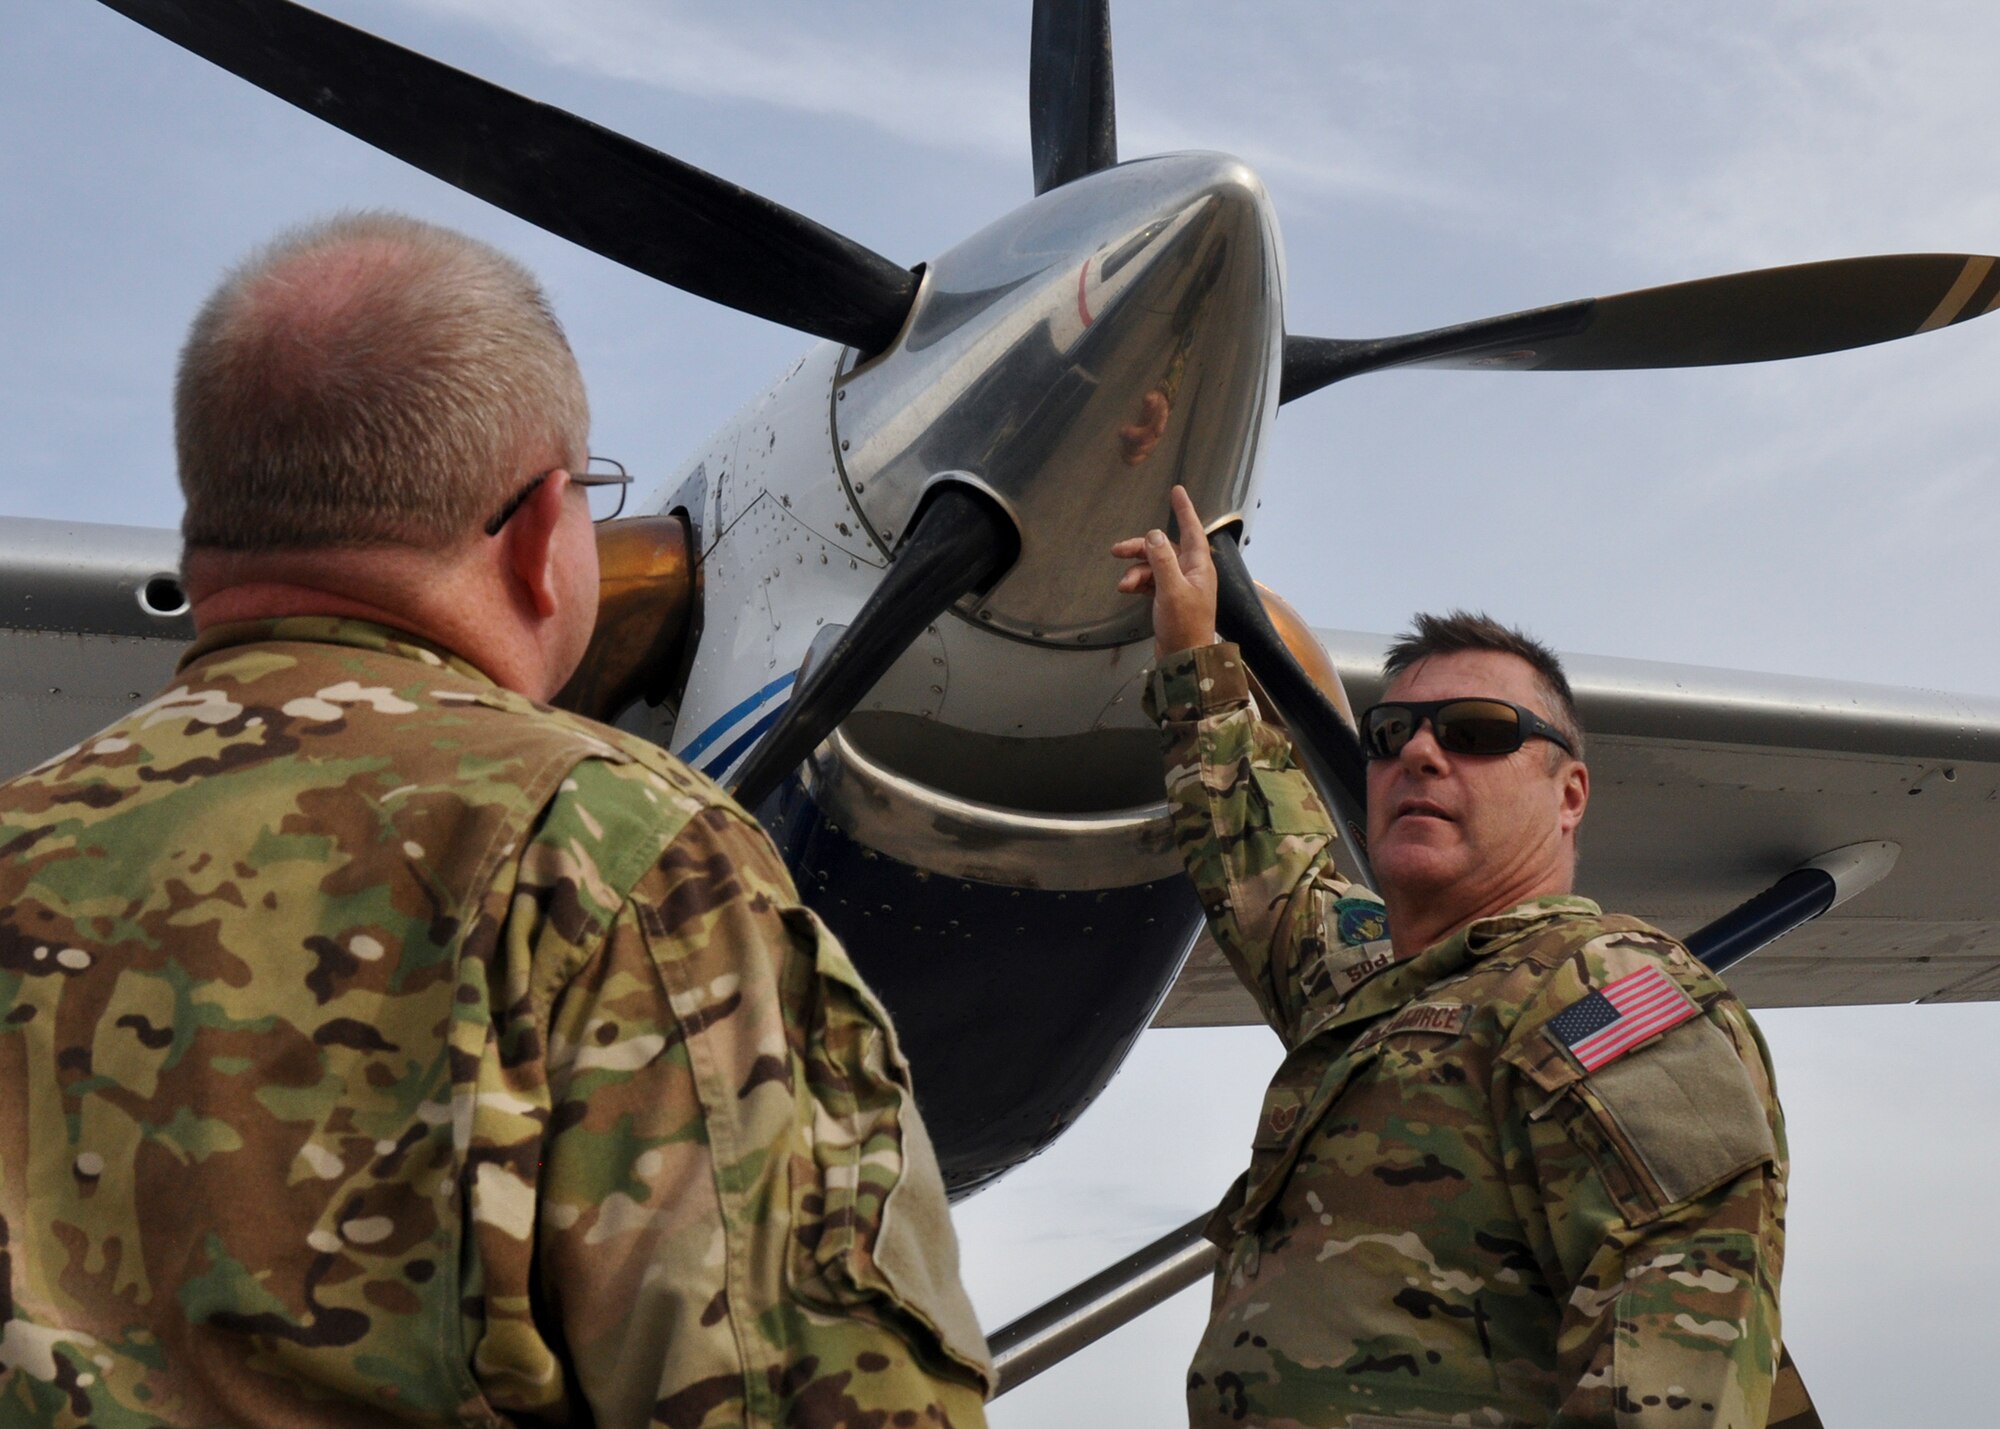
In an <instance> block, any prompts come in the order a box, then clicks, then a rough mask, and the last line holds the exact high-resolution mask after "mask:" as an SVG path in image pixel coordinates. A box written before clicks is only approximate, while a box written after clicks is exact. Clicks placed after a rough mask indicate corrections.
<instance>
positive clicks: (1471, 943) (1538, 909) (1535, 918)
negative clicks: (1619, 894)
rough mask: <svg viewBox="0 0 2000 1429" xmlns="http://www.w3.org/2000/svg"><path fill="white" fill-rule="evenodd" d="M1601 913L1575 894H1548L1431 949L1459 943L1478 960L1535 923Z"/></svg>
mask: <svg viewBox="0 0 2000 1429" xmlns="http://www.w3.org/2000/svg"><path fill="white" fill-rule="evenodd" d="M1603 912H1604V910H1603V909H1602V908H1599V907H1598V906H1597V905H1596V904H1595V903H1593V902H1591V900H1590V899H1588V898H1579V897H1577V896H1576V895H1575V894H1574V893H1550V894H1547V895H1545V896H1543V897H1541V898H1530V899H1529V900H1528V901H1527V902H1525V903H1516V904H1515V905H1514V906H1513V907H1512V908H1509V909H1508V910H1507V911H1506V912H1505V913H1495V914H1493V915H1492V916H1491V917H1489V918H1475V919H1473V920H1472V922H1470V923H1468V924H1466V925H1465V926H1464V927H1463V928H1461V929H1459V930H1458V931H1457V932H1456V933H1453V934H1452V935H1451V936H1450V937H1449V938H1446V939H1444V940H1443V941H1442V942H1439V943H1435V944H1433V945H1432V946H1433V947H1438V948H1442V947H1445V946H1446V945H1447V944H1450V943H1454V942H1460V941H1462V942H1463V943H1464V944H1465V949H1466V951H1467V952H1468V953H1470V954H1471V955H1472V956H1473V957H1475V958H1480V957H1484V956H1486V954H1488V953H1490V952H1491V951H1493V949H1494V948H1495V947H1497V946H1499V945H1500V944H1501V943H1504V942H1506V941H1508V940H1510V939H1512V938H1516V937H1519V936H1520V935H1521V934H1522V933H1525V932H1527V931H1528V930H1529V929H1530V928H1532V927H1534V926H1535V925H1537V924H1538V923H1546V922H1547V921H1548V920H1549V919H1551V918H1559V917H1565V916H1568V915H1570V914H1575V913H1581V914H1583V915H1585V916H1586V917H1591V918H1595V917H1598V916H1599V915H1601V914H1602V913H1603ZM1426 951H1428V949H1426Z"/></svg>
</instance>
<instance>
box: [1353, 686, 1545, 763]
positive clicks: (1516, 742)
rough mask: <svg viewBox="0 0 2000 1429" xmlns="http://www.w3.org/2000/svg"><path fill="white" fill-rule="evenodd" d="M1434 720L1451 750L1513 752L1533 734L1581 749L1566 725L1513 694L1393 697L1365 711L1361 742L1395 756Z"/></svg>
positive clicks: (1373, 753) (1372, 751) (1378, 755)
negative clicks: (1502, 696)
mask: <svg viewBox="0 0 2000 1429" xmlns="http://www.w3.org/2000/svg"><path fill="white" fill-rule="evenodd" d="M1426 720H1428V721H1429V722H1430V726H1431V734H1432V735H1433V736H1434V737H1435V738H1436V740H1437V742H1438V747H1439V748H1441V749H1443V750H1444V751H1445V752H1446V753H1447V754H1512V753H1513V752H1514V751H1515V750H1517V749H1519V748H1520V747H1521V746H1522V745H1523V744H1526V743H1527V742H1528V741H1529V740H1531V739H1546V740H1547V741H1548V742H1549V743H1551V744H1553V745H1555V746H1556V747H1557V748H1559V749H1561V750H1562V751H1563V752H1564V753H1565V754H1571V755H1573V754H1575V753H1576V751H1575V750H1574V749H1572V748H1571V747H1570V742H1569V741H1568V740H1567V739H1565V738H1564V737H1563V733H1562V731H1561V730H1559V729H1557V728H1556V727H1555V726H1554V725H1552V724H1550V723H1549V722H1548V721H1547V720H1545V719H1543V718H1542V717H1541V716H1540V715H1538V714H1536V713H1535V712H1534V711H1533V710H1524V709H1522V708H1521V707H1520V706H1519V705H1517V704H1513V703H1511V702H1509V701H1507V700H1491V699H1487V698H1485V697H1484V696H1476V695H1475V696H1468V697H1462V698H1459V699H1455V700H1391V701H1388V702H1386V703H1384V704H1379V705H1370V706H1369V707H1368V708H1367V709H1366V710H1363V711H1362V713H1361V748H1362V749H1363V751H1364V752H1366V754H1367V755H1368V757H1369V758H1370V759H1394V758H1395V757H1396V756H1397V755H1398V754H1400V753H1402V752H1403V746H1404V745H1406V744H1408V743H1409V742H1410V741H1411V740H1413V739H1415V738H1416V737H1417V731H1418V730H1419V729H1422V728H1423V726H1424V722H1425V721H1426Z"/></svg>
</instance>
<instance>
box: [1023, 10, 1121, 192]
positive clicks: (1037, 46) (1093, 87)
mask: <svg viewBox="0 0 2000 1429" xmlns="http://www.w3.org/2000/svg"><path fill="white" fill-rule="evenodd" d="M1032 45H1033V48H1032V50H1031V52H1030V60H1029V66H1028V132H1029V136H1030V139H1031V140H1032V142H1033V144H1034V151H1035V192H1036V193H1038V194H1045V193H1047V192H1048V191H1049V190H1050V189H1052V188H1055V187H1057V186H1058V185H1060V184H1066V183H1068V182H1069V181H1070V180H1071V179H1080V178H1082V177H1083V176H1084V175H1085V174H1094V173H1096V172H1097V171H1098V170H1099V169H1108V168H1110V167H1111V166H1112V165H1113V164H1115V163H1117V162H1118V109H1117V105H1116V104H1114V103H1113V102H1112V95H1111V4H1110V0H1035V32H1034V39H1033V41H1032Z"/></svg>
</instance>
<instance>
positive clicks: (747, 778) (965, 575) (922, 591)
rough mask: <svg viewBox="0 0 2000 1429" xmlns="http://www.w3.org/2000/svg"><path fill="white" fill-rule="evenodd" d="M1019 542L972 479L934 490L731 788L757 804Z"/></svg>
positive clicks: (1004, 562)
mask: <svg viewBox="0 0 2000 1429" xmlns="http://www.w3.org/2000/svg"><path fill="white" fill-rule="evenodd" d="M1020 544H1021V542H1020V535H1019V533H1018V532H1016V531H1015V529H1014V523H1013V522H1012V521H1010V520H1009V519H1008V518H1007V516H1006V515H1005V514H1004V513H1003V512H1002V511H1001V510H1000V507H999V504H998V503H997V502H995V501H993V500H991V499H990V498H988V497H986V496H984V495H982V494H980V493H978V492H976V491H973V490H972V489H971V488H970V487H965V486H955V485H954V486H943V487H940V488H939V489H938V490H937V491H936V492H934V493H933V494H932V495H931V497H930V498H929V499H928V500H927V501H926V502H925V503H924V507H923V510H922V511H920V512H919V513H918V515H917V520H916V524H915V525H914V526H912V527H911V529H910V534H909V535H907V536H905V537H904V538H903V544H902V546H901V547H900V548H899V549H898V550H897V552H896V559H895V563H894V564H893V565H891V566H890V567H889V571H888V574H887V575H885V576H883V577H882V580H881V583H880V584H878V585H877V586H876V587H875V589H874V590H873V591H872V592H870V594H869V596H868V599H867V601H866V602H865V603H864V604H863V605H862V607H861V609H860V611H859V612H857V613H856V615H855V617H854V623H853V624H852V625H850V626H848V627H847V630H846V631H845V632H844V633H843V634H842V635H841V637H840V639H839V640H838V641H836V642H835V644H834V647H833V649H832V650H830V651H828V652H827V655H826V658H825V659H824V660H822V661H820V662H819V663H818V664H817V665H815V666H814V667H813V668H812V669H810V670H808V671H807V672H806V676H805V679H804V681H803V682H802V684H801V688H799V689H798V690H796V691H794V692H793V695H792V702H791V704H789V705H788V706H786V708H785V712H784V714H782V715H780V716H779V717H778V722H777V723H776V724H774V725H772V726H771V728H770V731H769V732H768V733H767V734H765V736H764V737H763V739H761V740H759V741H758V743H757V747H756V748H755V749H753V750H751V751H750V756H749V758H747V759H745V760H744V761H743V767H742V768H741V770H739V771H738V773H737V775H736V783H735V784H734V785H733V786H732V787H731V788H730V791H729V792H730V793H731V794H733V795H735V796H736V801H737V802H738V803H739V804H741V805H743V807H744V808H746V809H752V810H754V809H756V807H757V806H758V805H759V804H761V803H763V802H764V800H765V799H766V798H768V797H769V796H770V794H771V791H772V790H774V789H776V788H777V787H778V785H779V784H781V783H783V782H784V779H785V776H786V775H787V774H789V773H791V772H792V770H794V769H796V768H797V767H798V766H799V764H800V763H801V762H802V761H803V760H804V759H805V758H806V756H807V755H809V754H811V753H812V751H813V749H814V747H815V746H817V745H818V744H819V742H820V741H821V740H822V739H825V738H826V737H827V735H829V734H831V733H832V732H833V729H834V726H836V725H838V724H839V723H840V722H841V721H842V720H844V719H846V718H847V716H848V715H849V714H851V713H853V710H854V707H855V706H856V705H858V704H859V703H861V700H862V698H863V697H864V696H866V695H867V693H868V692H869V691H870V690H872V689H874V688H875V682H876V681H878V680H880V679H881V678H882V676H883V674H884V673H885V672H887V670H888V668H889V667H890V666H891V665H893V664H895V663H896V660H897V658H898V657H899V656H900V655H901V654H902V653H903V651H904V650H906V649H908V648H909V644H910V642H911V641H912V640H915V639H916V638H917V636H918V634H919V633H920V632H921V631H922V630H923V628H924V627H925V626H926V625H929V624H930V623H931V622H932V621H933V620H935V619H937V618H938V616H939V615H941V614H942V613H943V612H944V610H945V608H946V607H948V606H949V605H950V604H951V603H952V602H953V601H955V600H957V599H958V598H959V597H960V596H962V595H964V594H965V593H966V592H967V591H969V590H974V589H977V588H978V587H980V586H983V585H986V584H989V583H990V582H991V581H993V580H994V579H995V578H996V577H998V576H999V575H1000V573H1001V572H1002V571H1004V570H1006V569H1007V567H1008V566H1010V565H1012V564H1013V562H1014V557H1015V555H1016V554H1017V553H1018V552H1019V550H1020Z"/></svg>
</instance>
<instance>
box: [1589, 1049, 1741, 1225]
mask: <svg viewBox="0 0 2000 1429" xmlns="http://www.w3.org/2000/svg"><path fill="white" fill-rule="evenodd" d="M1585 1086H1587V1087H1588V1088H1589V1090H1590V1092H1591V1093H1592V1094H1593V1095H1594V1097H1595V1100H1596V1101H1597V1102H1598V1104H1599V1105H1600V1106H1602V1107H1603V1109H1604V1112H1605V1113H1606V1114H1607V1115H1608V1116H1609V1118H1610V1120H1611V1122H1612V1123H1613V1126H1614V1128H1615V1130H1616V1131H1617V1132H1618V1133H1619V1134H1620V1136H1621V1138H1622V1140H1623V1141H1624V1142H1625V1143H1626V1144H1627V1145H1629V1146H1630V1147H1631V1148H1632V1151H1633V1153H1634V1154H1635V1155H1636V1157H1637V1158H1638V1160H1639V1162H1640V1166H1639V1167H1638V1168H1635V1169H1643V1171H1644V1173H1645V1175H1646V1176H1647V1178H1649V1179H1650V1180H1651V1182H1652V1183H1653V1185H1654V1186H1655V1187H1657V1188H1658V1192H1659V1197H1660V1201H1661V1204H1662V1205H1663V1206H1671V1205H1678V1204H1679V1203H1680V1202H1682V1201H1686V1200H1690V1199H1692V1198H1693V1197H1695V1196H1698V1195H1700V1194H1701V1193H1702V1192H1704V1191H1707V1190H1708V1189H1710V1188H1711V1187H1713V1186H1717V1185H1720V1184H1721V1183H1722V1182H1724V1181H1727V1180H1729V1179H1730V1178H1732V1177H1734V1176H1735V1175H1737V1174H1738V1173H1739V1172H1742V1171H1745V1170H1748V1169H1749V1168H1750V1167H1752V1166H1755V1165H1757V1164H1758V1163H1759V1162H1762V1161H1772V1162H1775V1161H1776V1160H1777V1159H1778V1146H1777V1141H1776V1139H1775V1138H1774V1137H1773V1136H1772V1134H1771V1124H1770V1121H1769V1119H1768V1118H1767V1117H1766V1115H1765V1111H1764V1105H1763V1103H1762V1101H1761V1100H1760V1099H1759V1098H1758V1095H1757V1092H1756V1089H1755V1088H1754V1087H1752V1086H1751V1084H1750V1074H1749V1073H1748V1071H1746V1070H1745V1068H1744V1066H1743V1061H1742V1059H1741V1058H1740V1057H1738V1056H1737V1054H1736V1048H1735V1047H1734V1046H1733V1045H1732V1044H1731V1043H1730V1040H1729V1038H1728V1036H1727V1034H1725V1033H1724V1032H1723V1031H1722V1030H1721V1029H1720V1028H1718V1027H1716V1026H1714V1025H1713V1024H1712V1023H1710V1022H1709V1021H1708V1020H1707V1019H1706V1018H1702V1017H1697V1018H1695V1019H1693V1020H1692V1021H1688V1022H1684V1023H1682V1024H1681V1025H1680V1026H1678V1027H1676V1028H1674V1029H1673V1030H1672V1031H1670V1032H1668V1033H1667V1034H1666V1035H1665V1036H1664V1037H1662V1038H1661V1039H1660V1040H1659V1041H1658V1042H1656V1043H1655V1044H1653V1045H1652V1046H1651V1047H1648V1048H1646V1049H1644V1050H1643V1051H1640V1052H1635V1053H1631V1054H1628V1055H1626V1056H1624V1057H1620V1058H1619V1059H1618V1060H1617V1061H1615V1062H1612V1063H1610V1064H1609V1065H1608V1066H1605V1067H1601V1068H1599V1069H1598V1070H1597V1071H1596V1072H1595V1073H1593V1074H1592V1075H1591V1076H1590V1077H1588V1078H1587V1079H1586V1081H1585Z"/></svg>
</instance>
